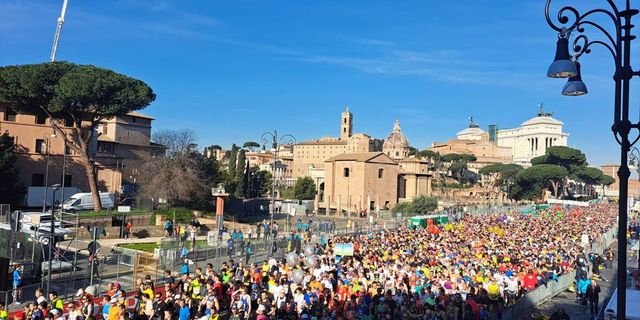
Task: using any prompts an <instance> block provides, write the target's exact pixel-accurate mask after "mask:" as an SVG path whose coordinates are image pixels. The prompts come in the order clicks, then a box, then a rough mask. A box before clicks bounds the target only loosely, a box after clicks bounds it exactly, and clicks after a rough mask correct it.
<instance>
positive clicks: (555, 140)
mask: <svg viewBox="0 0 640 320" xmlns="http://www.w3.org/2000/svg"><path fill="white" fill-rule="evenodd" d="M551 115H552V114H551V113H547V112H544V109H543V108H542V104H540V112H539V113H538V115H537V116H536V117H534V118H531V119H529V120H527V121H525V122H523V123H522V125H521V126H520V127H518V128H513V129H502V130H498V133H497V140H498V146H499V147H508V148H511V150H512V151H511V152H512V155H513V162H514V163H516V164H519V165H521V166H524V167H529V166H531V159H532V158H535V157H537V156H541V155H544V154H545V153H546V151H547V148H549V147H551V146H565V147H566V146H567V140H568V138H569V134H568V133H565V132H562V126H563V125H564V123H562V121H559V120H557V119H554V118H553V117H552V116H551Z"/></svg>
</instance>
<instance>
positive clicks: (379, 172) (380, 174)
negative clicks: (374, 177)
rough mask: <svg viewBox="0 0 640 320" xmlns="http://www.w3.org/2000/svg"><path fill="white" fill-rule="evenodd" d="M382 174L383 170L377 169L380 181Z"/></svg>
mask: <svg viewBox="0 0 640 320" xmlns="http://www.w3.org/2000/svg"><path fill="white" fill-rule="evenodd" d="M383 174H384V169H382V168H380V169H378V178H379V179H382V175H383Z"/></svg>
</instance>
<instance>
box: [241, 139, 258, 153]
mask: <svg viewBox="0 0 640 320" xmlns="http://www.w3.org/2000/svg"><path fill="white" fill-rule="evenodd" d="M242 147H243V148H245V149H249V150H250V151H253V149H254V148H260V144H259V143H257V142H255V141H247V142H245V143H244V144H243V145H242Z"/></svg>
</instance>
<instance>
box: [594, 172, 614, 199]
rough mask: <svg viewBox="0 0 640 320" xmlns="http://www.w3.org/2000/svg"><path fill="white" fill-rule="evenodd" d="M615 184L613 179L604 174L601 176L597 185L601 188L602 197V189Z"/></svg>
mask: <svg viewBox="0 0 640 320" xmlns="http://www.w3.org/2000/svg"><path fill="white" fill-rule="evenodd" d="M615 182H616V179H614V178H613V177H612V176H608V175H606V174H603V175H602V176H601V177H600V181H598V184H599V185H601V186H602V194H603V195H604V188H605V187H606V186H610V185H612V184H613V183H615Z"/></svg>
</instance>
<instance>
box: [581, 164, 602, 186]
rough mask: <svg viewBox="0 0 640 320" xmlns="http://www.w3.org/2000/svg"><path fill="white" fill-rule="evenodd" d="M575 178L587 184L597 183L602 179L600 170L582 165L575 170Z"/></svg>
mask: <svg viewBox="0 0 640 320" xmlns="http://www.w3.org/2000/svg"><path fill="white" fill-rule="evenodd" d="M576 175H577V178H578V179H580V180H581V181H582V182H584V183H586V184H588V185H597V184H598V183H599V182H600V180H601V179H602V175H603V173H602V170H600V169H598V168H593V167H584V168H582V169H581V170H580V171H578V172H576Z"/></svg>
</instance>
